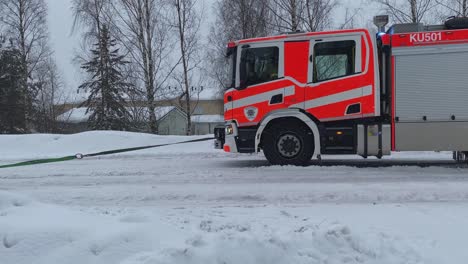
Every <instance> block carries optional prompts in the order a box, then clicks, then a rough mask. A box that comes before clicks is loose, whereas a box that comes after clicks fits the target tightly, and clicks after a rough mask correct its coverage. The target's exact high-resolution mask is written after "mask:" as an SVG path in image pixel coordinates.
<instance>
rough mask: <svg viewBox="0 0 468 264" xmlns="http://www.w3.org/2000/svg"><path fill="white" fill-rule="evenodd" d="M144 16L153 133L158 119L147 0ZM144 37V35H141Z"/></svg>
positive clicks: (149, 13)
mask: <svg viewBox="0 0 468 264" xmlns="http://www.w3.org/2000/svg"><path fill="white" fill-rule="evenodd" d="M145 18H146V49H145V50H146V55H147V71H148V75H147V78H148V82H147V84H148V87H147V92H148V95H149V96H148V110H149V114H150V129H151V132H152V133H154V134H157V133H158V123H157V122H158V121H157V120H156V113H155V110H156V105H155V100H154V93H155V87H154V60H153V43H152V41H151V40H152V36H151V12H150V6H149V3H148V0H145ZM143 38H144V37H143Z"/></svg>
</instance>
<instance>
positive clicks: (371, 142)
mask: <svg viewBox="0 0 468 264" xmlns="http://www.w3.org/2000/svg"><path fill="white" fill-rule="evenodd" d="M390 153H391V129H390V125H358V147H357V154H358V155H361V156H363V157H364V158H367V157H369V156H376V157H379V158H381V157H382V156H386V155H390Z"/></svg>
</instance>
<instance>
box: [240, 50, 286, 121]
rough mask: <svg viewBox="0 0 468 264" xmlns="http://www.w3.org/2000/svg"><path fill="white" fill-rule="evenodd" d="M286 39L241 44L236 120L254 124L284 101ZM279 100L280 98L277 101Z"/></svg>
mask: <svg viewBox="0 0 468 264" xmlns="http://www.w3.org/2000/svg"><path fill="white" fill-rule="evenodd" d="M283 50H284V42H275V43H252V44H245V45H241V46H240V47H239V50H238V54H237V64H238V67H237V74H236V76H237V79H236V88H235V91H234V92H232V93H231V95H232V100H233V103H232V106H231V107H232V111H231V113H232V120H234V121H236V123H237V124H238V125H239V126H240V127H247V126H254V125H256V124H258V122H259V121H260V120H261V119H262V117H263V116H264V115H265V113H268V112H269V111H270V110H272V109H274V108H275V107H281V106H282V104H283V102H284V100H283V97H284V90H285V89H284V87H285V84H284V82H285V81H284V80H283V79H284V51H283ZM275 100H276V101H275Z"/></svg>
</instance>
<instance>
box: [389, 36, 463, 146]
mask: <svg viewBox="0 0 468 264" xmlns="http://www.w3.org/2000/svg"><path fill="white" fill-rule="evenodd" d="M393 55H395V80H394V81H395V120H396V124H395V148H396V150H397V151H435V150H448V151H454V150H463V151H465V150H467V149H468V141H467V139H466V137H467V135H468V73H467V65H468V45H466V44H450V45H437V46H425V47H421V46H413V47H405V48H396V49H394V50H393Z"/></svg>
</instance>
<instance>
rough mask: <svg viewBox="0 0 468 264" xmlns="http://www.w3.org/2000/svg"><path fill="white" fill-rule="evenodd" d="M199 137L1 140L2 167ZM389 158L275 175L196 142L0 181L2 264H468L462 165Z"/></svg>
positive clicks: (19, 171) (436, 156)
mask: <svg viewBox="0 0 468 264" xmlns="http://www.w3.org/2000/svg"><path fill="white" fill-rule="evenodd" d="M196 138H202V137H176V136H167V137H166V136H154V135H148V134H137V133H122V132H102V131H97V132H87V133H82V134H76V135H67V136H65V135H24V136H6V135H5V136H4V135H2V136H0V145H1V146H2V148H0V164H6V163H10V162H11V161H14V160H29V159H32V158H38V157H56V156H62V155H70V154H72V155H73V154H74V153H77V152H81V153H89V152H96V151H103V150H109V149H115V148H121V147H130V146H143V145H153V144H160V143H170V142H180V141H185V140H189V139H196ZM394 154H395V155H394V156H392V157H389V158H386V159H384V160H383V161H378V160H375V159H372V160H369V161H365V160H362V159H358V158H357V157H354V156H351V157H343V156H337V157H327V156H325V157H324V159H325V160H324V162H323V164H322V166H318V165H317V164H316V163H313V164H312V166H310V167H278V166H268V164H267V163H266V162H265V161H264V157H262V156H261V155H237V154H227V153H224V152H222V151H218V150H214V149H213V148H212V142H210V141H207V142H198V143H190V144H186V145H174V146H168V147H162V148H157V149H150V150H144V151H137V152H133V153H125V154H119V155H111V156H104V157H95V158H85V159H83V160H75V161H68V162H62V163H52V164H43V165H37V166H30V167H19V168H10V169H3V170H0V263H2V264H3V263H15V264H16V263H19V264H22V263H25V264H26V263H28V264H29V263H38V264H42V263H44V264H49V263H67V264H68V263H70V264H75V263H77V264H78V263H99V264H102V263H104V264H106V263H109V264H111V263H112V264H114V263H118V264H153V263H176V264H179V263H180V264H182V263H189V264H192V263H193V264H201V263H203V264H204V263H208V264H210V263H213V264H214V263H226V264H231V263H247V264H250V263H260V264H262V263H273V264H275V263H384V264H386V263H392V264H393V263H434V264H436V263H437V264H438V263H465V260H466V259H467V258H468V252H467V251H466V245H467V244H468V229H467V228H466V226H467V224H468V210H467V209H468V203H467V201H468V173H467V172H468V166H460V165H456V164H454V163H453V162H452V161H451V160H450V159H451V154H450V153H447V152H442V153H433V152H425V153H411V152H409V153H394ZM378 164H381V165H384V166H378Z"/></svg>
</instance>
